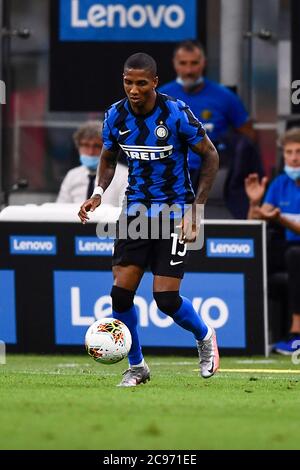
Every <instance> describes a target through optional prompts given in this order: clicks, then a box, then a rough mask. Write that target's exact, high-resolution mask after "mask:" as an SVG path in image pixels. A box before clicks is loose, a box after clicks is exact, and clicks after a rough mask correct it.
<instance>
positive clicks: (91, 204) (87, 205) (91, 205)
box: [78, 195, 101, 224]
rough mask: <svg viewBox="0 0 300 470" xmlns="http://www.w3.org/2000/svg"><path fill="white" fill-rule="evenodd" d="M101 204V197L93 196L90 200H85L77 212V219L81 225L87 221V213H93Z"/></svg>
mask: <svg viewBox="0 0 300 470" xmlns="http://www.w3.org/2000/svg"><path fill="white" fill-rule="evenodd" d="M100 204H101V196H99V195H95V196H93V197H91V198H90V199H87V200H86V201H85V202H84V203H83V204H82V206H81V207H80V211H79V212H78V217H79V218H80V220H81V223H83V224H85V223H86V222H87V220H89V219H90V218H89V216H88V214H87V213H88V212H94V210H95V209H96V208H97V207H98V206H100Z"/></svg>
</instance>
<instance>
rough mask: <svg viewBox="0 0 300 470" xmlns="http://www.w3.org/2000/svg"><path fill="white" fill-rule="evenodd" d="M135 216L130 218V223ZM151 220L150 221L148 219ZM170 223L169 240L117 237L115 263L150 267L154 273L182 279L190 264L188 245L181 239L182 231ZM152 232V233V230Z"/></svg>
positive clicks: (113, 261)
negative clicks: (180, 232)
mask: <svg viewBox="0 0 300 470" xmlns="http://www.w3.org/2000/svg"><path fill="white" fill-rule="evenodd" d="M131 219H132V218H128V220H129V222H130V220H131ZM149 223H151V220H149ZM177 223H179V221H177V222H176V223H171V224H170V225H171V226H170V231H169V238H168V239H163V238H159V239H151V238H138V239H137V240H133V239H131V238H130V237H129V236H127V238H126V239H124V238H117V239H116V240H115V245H114V254H113V259H112V265H113V266H118V265H120V266H128V265H134V266H139V267H141V268H142V269H147V268H148V267H149V268H150V270H151V272H152V273H153V274H154V275H158V276H168V277H176V278H180V279H182V278H183V276H184V271H185V267H186V264H187V258H188V256H187V254H188V252H187V245H186V244H184V243H183V242H181V241H180V240H179V230H178V229H177V230H176V228H175V225H176V224H177ZM149 233H151V232H150V231H149Z"/></svg>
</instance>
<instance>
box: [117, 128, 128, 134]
mask: <svg viewBox="0 0 300 470" xmlns="http://www.w3.org/2000/svg"><path fill="white" fill-rule="evenodd" d="M128 132H130V129H128V130H127V131H119V134H120V135H124V134H128Z"/></svg>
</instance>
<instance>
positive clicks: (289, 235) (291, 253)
mask: <svg viewBox="0 0 300 470" xmlns="http://www.w3.org/2000/svg"><path fill="white" fill-rule="evenodd" d="M281 145H282V148H283V156H284V172H283V173H281V174H280V175H279V176H277V177H276V178H275V179H274V180H273V181H272V183H271V184H270V186H269V188H268V190H267V192H266V195H265V197H264V201H263V204H262V205H260V203H261V200H262V198H263V196H264V194H265V191H266V184H267V178H263V179H262V180H261V181H259V177H258V175H257V174H251V175H249V176H248V177H247V178H246V180H245V189H246V192H247V195H248V198H249V202H250V209H249V214H248V218H249V219H263V220H266V221H270V222H275V223H276V224H278V225H279V226H281V227H283V228H284V230H285V240H284V241H282V243H281V244H279V243H278V242H277V244H276V247H274V246H273V245H272V244H268V271H269V274H272V273H274V272H276V271H282V270H283V269H284V270H286V271H287V272H288V283H289V289H288V292H289V304H290V307H291V311H292V322H291V327H290V331H289V335H288V337H287V338H285V339H284V340H283V341H280V342H278V343H276V344H275V346H274V349H275V351H277V352H278V353H281V354H286V355H288V354H292V353H293V352H294V351H295V350H297V349H300V128H293V129H290V130H288V131H287V132H286V133H285V134H284V135H283V136H282V138H281ZM274 260H275V262H274ZM287 308H288V306H287Z"/></svg>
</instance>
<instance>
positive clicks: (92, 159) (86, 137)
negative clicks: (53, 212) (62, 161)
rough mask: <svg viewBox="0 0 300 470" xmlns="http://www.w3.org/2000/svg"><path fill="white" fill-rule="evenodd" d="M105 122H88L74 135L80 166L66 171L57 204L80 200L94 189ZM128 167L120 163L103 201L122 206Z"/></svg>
mask: <svg viewBox="0 0 300 470" xmlns="http://www.w3.org/2000/svg"><path fill="white" fill-rule="evenodd" d="M101 134H102V122H99V121H88V122H87V123H85V124H83V125H82V126H81V127H80V128H79V129H78V130H77V131H76V132H75V133H74V135H73V139H74V143H75V145H76V148H77V149H78V152H79V159H80V163H81V165H80V166H78V167H76V168H72V169H71V170H70V171H68V173H67V174H66V176H65V178H64V180H63V182H62V184H61V187H60V191H59V194H58V197H57V200H56V202H58V203H71V204H73V203H74V204H75V203H76V204H77V203H81V202H82V201H84V200H85V199H87V198H90V196H91V195H92V193H93V191H94V187H95V179H96V174H97V168H98V164H99V157H100V153H101V150H102V146H103V142H102V138H101ZM127 176H128V169H127V167H126V166H125V165H123V164H120V163H117V167H116V172H115V175H114V179H113V181H112V183H111V185H110V187H109V189H108V190H107V191H106V192H105V195H104V196H103V203H104V204H112V205H113V206H121V203H122V200H123V197H124V194H125V190H126V187H127Z"/></svg>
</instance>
